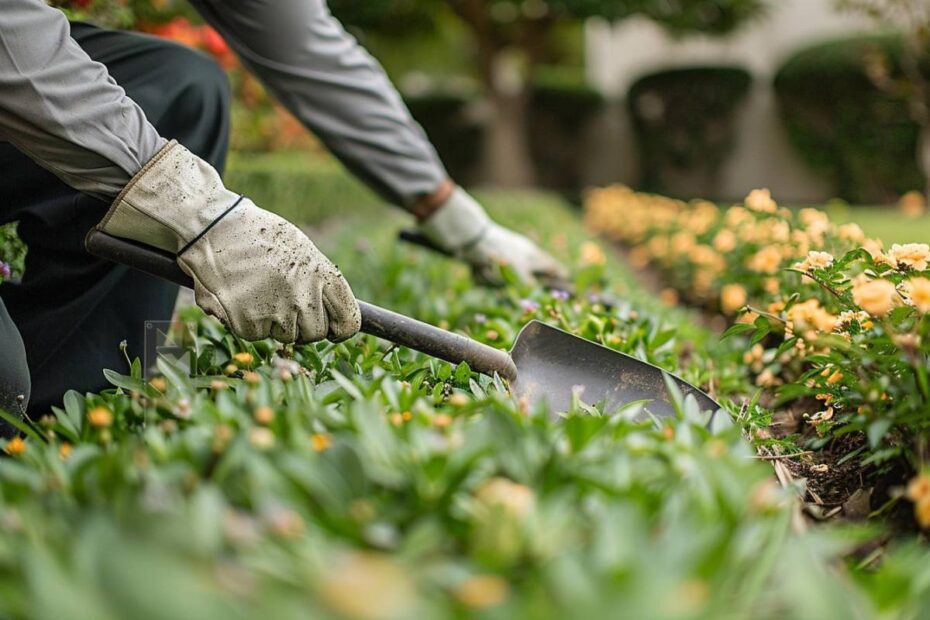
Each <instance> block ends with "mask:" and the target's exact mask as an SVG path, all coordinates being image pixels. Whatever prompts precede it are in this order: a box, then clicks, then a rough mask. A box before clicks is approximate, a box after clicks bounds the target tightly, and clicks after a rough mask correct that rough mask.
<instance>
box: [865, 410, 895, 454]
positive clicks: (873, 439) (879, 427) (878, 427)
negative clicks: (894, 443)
mask: <svg viewBox="0 0 930 620" xmlns="http://www.w3.org/2000/svg"><path fill="white" fill-rule="evenodd" d="M891 424H892V421H891V419H889V418H880V419H878V420H874V421H873V422H871V423H870V424H869V425H868V427H866V430H865V433H866V436H867V437H868V438H869V447H871V448H872V449H873V450H875V449H876V448H878V446H879V445H881V443H882V439H884V437H885V434H886V433H887V432H888V429H890V428H891Z"/></svg>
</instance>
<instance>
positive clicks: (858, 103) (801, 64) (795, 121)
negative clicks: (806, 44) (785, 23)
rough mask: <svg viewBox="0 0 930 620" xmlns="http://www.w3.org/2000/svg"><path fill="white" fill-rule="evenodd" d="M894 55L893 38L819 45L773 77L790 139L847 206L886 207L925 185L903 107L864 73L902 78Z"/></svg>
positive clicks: (897, 49) (897, 51) (913, 129)
mask: <svg viewBox="0 0 930 620" xmlns="http://www.w3.org/2000/svg"><path fill="white" fill-rule="evenodd" d="M901 51H902V42H901V41H900V40H899V39H897V38H893V37H860V38H855V39H848V40H842V41H835V42H830V43H825V44H820V45H816V46H814V47H811V48H808V49H805V50H803V51H802V52H800V53H798V54H796V55H795V56H794V57H792V58H791V59H789V60H788V61H787V62H786V63H785V65H784V66H783V67H782V68H781V69H780V70H779V72H778V75H777V76H776V78H775V92H776V95H777V97H778V101H779V105H780V107H781V113H782V116H783V118H784V122H785V126H786V127H787V130H788V135H789V137H790V139H791V142H792V143H793V144H794V146H795V147H796V148H797V150H798V152H799V153H800V154H801V156H802V157H803V158H804V159H805V161H807V162H808V163H809V164H810V165H811V166H812V167H813V168H814V169H816V170H817V171H818V172H820V173H821V174H822V175H824V176H825V177H826V178H829V179H830V180H831V181H832V182H833V184H834V191H835V193H836V195H837V196H839V197H841V198H844V199H846V200H849V201H851V202H863V203H872V202H888V201H891V200H894V199H895V198H896V197H897V196H898V195H900V194H901V193H903V192H906V191H909V190H913V189H917V188H921V187H923V186H924V180H923V178H922V174H921V172H920V170H919V168H918V165H917V161H916V156H915V153H916V148H917V138H918V134H919V130H918V127H917V125H916V124H915V123H914V122H913V121H912V120H911V118H910V116H909V115H908V104H907V102H906V101H905V100H904V98H903V97H901V96H899V95H896V94H893V93H889V92H884V91H883V90H882V89H880V88H878V87H877V86H876V85H875V83H874V82H873V80H872V79H870V77H869V75H868V73H867V71H868V70H869V67H870V66H871V67H872V70H873V71H874V70H875V68H876V67H881V66H882V65H886V66H887V68H888V74H889V78H890V79H891V80H893V81H896V80H899V79H901V69H900V66H901ZM927 74H928V75H930V67H927Z"/></svg>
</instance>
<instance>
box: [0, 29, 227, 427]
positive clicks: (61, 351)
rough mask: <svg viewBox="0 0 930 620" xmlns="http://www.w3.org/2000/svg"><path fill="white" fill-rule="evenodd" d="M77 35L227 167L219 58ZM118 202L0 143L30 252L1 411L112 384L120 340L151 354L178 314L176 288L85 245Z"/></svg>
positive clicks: (4, 316)
mask: <svg viewBox="0 0 930 620" xmlns="http://www.w3.org/2000/svg"><path fill="white" fill-rule="evenodd" d="M71 36H72V38H74V39H75V40H76V41H77V42H78V44H79V45H80V46H81V47H82V48H83V49H84V51H86V52H87V54H88V55H89V56H90V57H91V58H93V59H94V60H96V61H98V62H100V63H102V64H104V65H106V67H107V69H108V70H109V72H110V75H111V76H112V77H113V78H114V79H115V80H116V82H117V83H118V84H119V85H120V86H122V87H123V89H124V90H125V91H126V93H127V94H128V95H129V96H130V97H131V98H132V99H133V100H134V101H136V103H138V104H139V106H141V107H142V109H143V110H144V111H145V114H146V116H147V117H148V119H149V121H150V122H151V123H152V124H153V125H154V126H155V127H156V129H158V132H159V133H160V134H161V135H162V136H164V137H165V138H168V139H171V138H175V139H177V140H178V141H179V142H180V143H182V144H183V145H184V146H186V147H187V148H188V149H190V150H191V151H192V152H194V153H196V154H197V155H199V156H200V157H202V158H204V159H205V160H207V161H209V162H210V163H211V164H213V166H215V167H216V168H217V169H219V170H220V171H221V172H222V170H223V165H224V163H225V157H226V150H227V145H228V125H229V86H228V83H227V80H226V75H225V74H224V73H223V71H222V70H221V69H220V68H219V66H218V65H217V64H216V63H215V62H213V60H212V59H210V58H208V57H207V56H205V55H203V54H200V53H198V52H195V51H193V50H190V49H188V48H186V47H183V46H181V45H177V44H174V43H171V42H168V41H165V40H162V39H158V38H155V37H150V36H145V35H140V34H136V33H130V32H122V31H113V30H104V29H101V28H97V27H94V26H90V25H87V24H79V23H73V24H72V25H71ZM108 207H109V205H108V204H106V203H104V202H101V201H99V200H97V199H94V198H91V197H89V196H86V195H84V194H81V193H80V192H77V191H76V190H74V189H72V188H70V187H69V186H67V185H65V184H64V183H63V182H61V181H59V180H58V178H57V177H55V176H54V175H52V174H51V173H49V172H48V171H46V170H45V169H43V168H41V167H39V166H38V165H36V164H35V163H33V162H32V160H30V159H29V158H28V157H26V156H25V155H23V154H22V153H21V152H19V151H18V150H17V149H15V148H14V147H13V146H11V145H10V144H7V143H0V223H6V222H11V221H17V220H18V221H19V228H18V230H19V235H20V237H21V238H22V239H23V241H24V242H25V243H26V245H27V247H28V253H27V255H26V269H25V275H24V277H23V278H22V281H21V282H19V283H16V284H13V283H4V284H2V285H0V408H3V409H5V410H7V411H9V412H11V413H24V412H26V411H27V410H28V412H29V413H30V414H31V416H32V417H33V418H34V417H35V416H38V415H41V414H43V413H47V412H48V411H49V409H50V408H51V406H52V405H55V404H57V403H60V402H61V397H62V394H63V393H64V392H65V391H66V390H68V389H76V390H78V391H81V392H85V391H97V390H100V389H103V388H104V387H106V386H107V384H106V381H105V380H104V378H103V373H102V371H103V369H104V368H112V369H116V370H119V371H123V372H125V371H126V361H125V358H124V355H123V353H122V352H121V350H120V343H121V342H122V341H124V340H125V341H126V343H127V346H128V354H129V356H130V358H132V357H137V356H139V357H141V355H142V343H143V331H144V323H145V321H148V320H167V319H169V318H170V316H171V311H172V308H173V306H174V302H175V299H176V297H177V286H175V285H172V284H168V283H166V282H163V281H160V280H157V279H155V278H152V277H150V276H147V275H144V274H141V273H138V272H133V271H131V270H129V269H127V268H125V267H122V266H116V265H113V264H112V263H108V262H106V261H102V260H100V259H97V258H95V257H93V256H90V255H89V254H87V253H86V252H85V251H84V247H83V240H84V236H85V235H86V234H87V231H88V230H90V228H92V227H93V226H94V225H95V224H96V223H97V222H98V221H100V219H101V218H102V217H103V215H104V214H105V213H106V211H107V209H108ZM170 207H171V205H165V208H170ZM3 430H4V429H0V432H3ZM5 430H6V431H7V432H9V430H10V429H5Z"/></svg>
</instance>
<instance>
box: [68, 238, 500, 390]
mask: <svg viewBox="0 0 930 620" xmlns="http://www.w3.org/2000/svg"><path fill="white" fill-rule="evenodd" d="M84 245H85V247H86V248H87V251H88V252H90V253H91V254H93V255H95V256H99V257H100V258H105V259H107V260H111V261H113V262H115V263H120V264H123V265H126V266H128V267H132V268H133V269H138V270H139V271H144V272H145V273H148V274H150V275H153V276H157V277H159V278H163V279H165V280H169V281H171V282H174V283H176V284H180V285H181V286H186V287H188V288H193V286H194V281H193V279H192V278H191V277H190V276H189V275H187V274H186V273H184V272H183V271H182V270H181V268H180V267H178V264H177V262H176V260H175V256H174V255H172V254H170V253H168V252H164V251H162V250H159V249H156V248H152V247H150V246H147V245H144V244H142V243H138V242H136V241H130V240H127V239H121V238H119V237H114V236H112V235H109V234H107V233H105V232H102V231H100V230H97V229H96V228H95V229H92V230H91V231H90V232H89V233H87V238H86V239H85V241H84ZM358 305H359V309H360V310H361V312H362V331H363V332H364V333H366V334H370V335H372V336H377V337H378V338H384V339H385V340H389V341H390V342H393V343H395V344H399V345H401V346H405V347H408V348H410V349H413V350H415V351H419V352H421V353H425V354H427V355H429V356H432V357H438V358H439V359H443V360H446V361H447V362H451V363H453V364H458V363H460V362H466V363H467V364H468V366H469V367H470V368H471V369H472V370H474V371H475V372H480V373H482V374H485V375H493V374H494V373H495V372H496V373H498V374H499V375H501V376H502V377H504V378H505V379H508V380H511V381H512V380H514V379H515V378H516V376H517V368H516V366H514V363H513V360H512V359H510V355H509V354H508V353H507V352H506V351H501V350H499V349H495V348H493V347H489V346H487V345H485V344H482V343H480V342H477V341H475V340H472V339H470V338H466V337H465V336H460V335H459V334H453V333H452V332H449V331H446V330H444V329H440V328H438V327H434V326H433V325H429V324H427V323H424V322H422V321H417V320H416V319H412V318H410V317H407V316H404V315H402V314H398V313H396V312H391V311H390V310H386V309H385V308H380V307H378V306H375V305H372V304H369V303H366V302H364V301H359V302H358Z"/></svg>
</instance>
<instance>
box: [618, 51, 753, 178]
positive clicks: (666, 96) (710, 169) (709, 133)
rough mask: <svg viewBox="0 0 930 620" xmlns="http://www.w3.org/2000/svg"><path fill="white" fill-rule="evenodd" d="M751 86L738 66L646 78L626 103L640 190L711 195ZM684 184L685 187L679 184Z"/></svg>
mask: <svg viewBox="0 0 930 620" xmlns="http://www.w3.org/2000/svg"><path fill="white" fill-rule="evenodd" d="M751 83H752V77H751V76H750V75H749V73H748V72H747V71H746V70H744V69H742V68H738V67H693V68H687V69H672V70H666V71H660V72H657V73H652V74H650V75H646V76H644V77H642V78H640V79H639V80H637V81H636V82H635V83H634V84H633V85H632V86H631V87H630V92H629V95H628V98H627V104H628V106H629V111H630V118H631V119H632V122H633V129H634V132H635V134H636V141H637V147H638V150H639V162H640V169H641V170H642V173H641V179H640V184H641V186H642V187H643V188H644V189H646V190H648V191H653V192H665V193H671V194H675V193H680V190H678V188H679V186H681V187H686V188H687V191H688V193H690V194H694V193H700V194H701V195H704V196H713V195H716V194H717V193H718V191H717V187H718V176H719V174H720V170H721V168H722V166H723V163H724V161H725V160H726V157H727V155H728V154H729V153H730V151H731V150H732V148H733V144H734V141H735V131H734V129H735V122H734V120H735V116H736V114H735V113H736V111H737V108H738V106H739V104H740V102H742V100H743V99H744V98H745V96H746V94H747V93H748V91H749V86H750V84H751ZM683 180H684V184H682V185H680V184H681V183H682V181H683Z"/></svg>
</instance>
